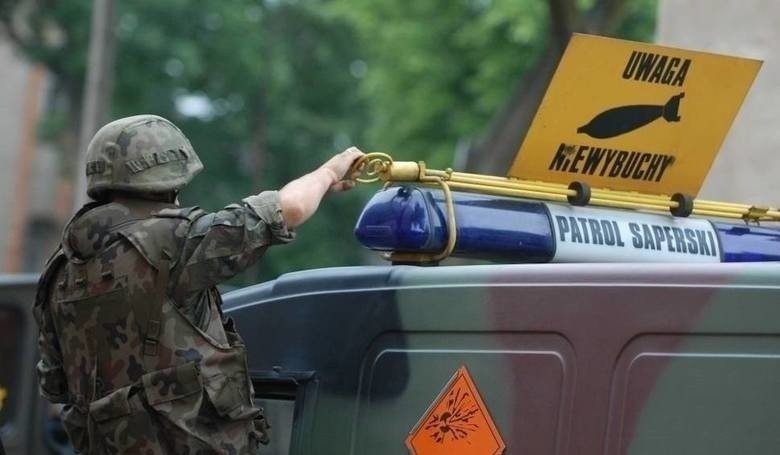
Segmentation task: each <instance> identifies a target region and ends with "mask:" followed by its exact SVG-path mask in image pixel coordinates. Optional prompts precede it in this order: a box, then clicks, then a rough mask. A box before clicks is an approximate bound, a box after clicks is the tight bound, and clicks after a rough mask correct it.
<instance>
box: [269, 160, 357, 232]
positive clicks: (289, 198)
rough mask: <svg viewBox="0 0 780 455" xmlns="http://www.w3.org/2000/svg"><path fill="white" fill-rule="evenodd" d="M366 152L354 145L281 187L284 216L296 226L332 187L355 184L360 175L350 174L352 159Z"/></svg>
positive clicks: (333, 189)
mask: <svg viewBox="0 0 780 455" xmlns="http://www.w3.org/2000/svg"><path fill="white" fill-rule="evenodd" d="M361 156H363V152H361V151H360V150H359V149H358V148H357V147H350V148H348V149H346V150H344V151H343V152H341V153H339V154H338V155H336V156H334V157H333V158H331V159H329V160H328V161H326V162H325V164H323V165H322V166H320V167H319V168H317V169H316V170H315V171H313V172H310V173H308V174H306V175H304V176H302V177H299V178H297V179H295V180H293V181H292V182H290V183H288V184H287V185H285V186H284V187H283V188H282V189H281V190H279V203H280V204H281V206H282V217H283V218H284V221H285V222H286V223H287V226H288V227H290V228H294V227H296V226H299V225H301V224H303V222H305V221H306V220H308V219H309V218H310V217H311V216H312V215H313V214H314V212H316V211H317V207H319V204H320V200H322V197H323V196H324V195H325V193H327V192H328V191H345V190H349V189H350V188H352V187H353V186H354V185H355V182H354V178H355V177H357V176H352V175H347V173H348V172H349V169H350V167H351V166H352V163H354V162H355V160H357V159H358V158H360V157H361Z"/></svg>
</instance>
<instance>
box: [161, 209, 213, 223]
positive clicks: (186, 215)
mask: <svg viewBox="0 0 780 455" xmlns="http://www.w3.org/2000/svg"><path fill="white" fill-rule="evenodd" d="M205 213H206V212H204V211H203V210H202V209H201V208H200V207H197V206H195V207H176V208H172V207H169V208H164V209H162V210H158V211H156V212H154V213H152V216H154V217H156V218H182V219H186V220H189V221H190V222H192V221H195V220H196V219H198V218H200V217H201V216H203V215H204V214H205Z"/></svg>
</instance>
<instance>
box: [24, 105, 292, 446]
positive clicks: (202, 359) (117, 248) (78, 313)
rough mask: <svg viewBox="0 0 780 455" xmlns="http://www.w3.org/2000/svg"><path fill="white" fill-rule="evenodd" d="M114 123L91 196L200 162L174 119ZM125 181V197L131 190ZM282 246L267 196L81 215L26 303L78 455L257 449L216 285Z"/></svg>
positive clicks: (273, 202) (129, 206)
mask: <svg viewBox="0 0 780 455" xmlns="http://www.w3.org/2000/svg"><path fill="white" fill-rule="evenodd" d="M123 120H124V123H122V122H123V121H118V122H119V123H120V125H118V126H119V127H117V125H114V124H109V125H108V126H107V127H104V129H106V128H108V130H109V131H108V133H107V134H108V136H111V137H112V138H114V139H117V140H116V141H108V142H109V145H108V146H101V147H99V148H100V149H101V150H103V149H113V150H108V154H109V156H110V155H111V154H113V155H115V156H113V157H111V159H110V160H109V159H105V158H104V159H103V160H102V162H103V163H106V164H108V165H106V164H95V163H99V162H100V159H96V160H93V161H90V162H88V165H87V166H88V173H89V172H90V169H93V171H94V172H93V174H90V175H97V177H96V178H93V180H92V181H91V182H90V190H93V191H92V193H91V194H93V195H94V194H99V191H102V190H103V189H112V188H114V187H115V186H113V187H112V185H113V183H112V181H111V180H112V179H113V180H114V181H116V180H122V179H123V178H125V177H127V175H129V174H127V175H124V176H123V175H122V174H123V171H121V170H120V169H117V168H118V167H124V168H125V170H129V172H130V173H132V172H133V171H134V170H138V169H140V171H138V173H143V172H144V171H155V172H158V171H160V169H163V171H164V170H165V169H168V170H169V171H170V170H171V169H174V171H171V173H172V174H174V177H175V175H181V174H182V173H183V172H185V173H189V174H191V175H190V176H189V178H191V176H192V175H194V172H192V169H193V168H195V169H197V168H198V166H200V162H199V161H197V162H195V163H194V164H193V161H194V160H197V156H196V155H195V154H194V152H193V151H192V149H191V146H190V145H189V142H188V141H186V138H184V139H183V141H185V142H186V143H185V142H182V140H181V138H183V135H181V132H179V131H178V129H175V126H173V125H172V124H170V122H167V121H166V120H164V119H161V118H159V117H152V116H143V117H137V118H136V117H131V118H130V119H123ZM118 122H114V123H118ZM112 126H113V127H115V128H114V130H111V127H112ZM172 128H173V129H172ZM174 129H175V130H174ZM101 131H103V130H101ZM161 131H162V133H161ZM100 134H101V132H99V133H98V135H96V138H97V137H98V136H100ZM105 135H106V134H104V136H105ZM127 136H129V137H127ZM94 142H95V141H93V143H94ZM103 142H104V143H105V142H106V141H103ZM92 148H93V147H92V144H91V145H90V149H92ZM150 150H151V151H153V152H150ZM104 151H105V150H104ZM165 154H167V156H165V157H163V158H160V157H161V156H163V155H165ZM88 155H89V156H91V157H93V158H94V157H95V156H96V155H100V153H97V154H96V153H88ZM138 156H140V158H138ZM174 157H178V158H179V159H177V160H172V159H169V158H174ZM193 157H194V158H193ZM90 163H92V164H90ZM122 165H123V166H122ZM90 166H91V168H90ZM173 166H175V167H173ZM188 166H189V168H188ZM112 167H113V169H112ZM175 169H178V171H176V170H175ZM188 169H189V170H188ZM197 170H199V169H197ZM197 170H196V171H195V172H197ZM96 173H97V174H96ZM106 173H108V174H110V175H108V176H106V175H105V174H106ZM101 179H103V181H104V183H105V181H108V184H106V185H103V186H102V187H101V185H100V183H101ZM128 180H129V182H130V183H128V186H125V187H123V189H125V190H126V189H129V190H133V188H132V184H133V181H134V180H133V178H132V175H130V176H129V177H128ZM152 180H154V179H152ZM173 180H174V179H171V180H170V181H173ZM187 181H189V180H188V179H183V180H182V182H183V183H182V182H176V183H174V185H182V186H183V185H184V184H186V183H187ZM146 187H148V186H144V188H146ZM163 189H164V187H163ZM176 189H178V188H176ZM292 238H293V234H292V232H290V231H288V229H287V227H286V225H285V223H284V220H283V219H282V216H281V208H280V205H279V198H278V194H277V193H276V192H273V191H270V192H263V193H261V194H259V195H256V196H250V197H247V198H245V199H244V200H243V201H242V203H241V204H233V205H229V206H227V207H225V208H224V209H223V210H221V211H218V212H216V213H206V212H204V211H203V210H201V209H199V208H197V207H192V208H180V207H177V206H176V205H174V204H169V203H163V202H156V201H152V200H145V199H141V198H139V199H130V200H128V201H127V202H122V203H119V202H111V203H91V204H87V205H86V206H85V207H83V208H82V209H81V210H80V211H79V212H78V213H77V214H76V215H75V216H74V218H73V219H72V220H71V221H70V222H69V224H68V225H67V227H66V228H65V231H64V235H63V239H62V244H61V247H60V249H59V250H58V251H57V252H56V253H55V254H54V256H53V257H52V259H50V260H49V262H48V264H47V266H46V269H45V271H44V273H43V275H42V277H41V280H40V283H39V285H38V293H37V296H36V301H35V306H34V314H35V318H36V321H37V322H38V325H39V328H40V336H39V348H40V353H41V360H40V362H39V364H38V374H39V381H40V389H41V393H42V394H43V395H44V396H45V397H46V398H48V399H49V400H50V401H52V402H56V403H65V404H66V405H65V408H64V410H63V415H62V419H63V423H64V424H65V428H66V430H67V432H68V435H69V437H70V439H71V441H72V443H73V445H74V446H75V447H76V449H77V451H84V452H88V453H155V454H156V453H177V454H178V453H230V454H233V453H255V452H256V451H257V449H258V443H259V442H267V433H266V428H267V426H266V424H265V421H264V419H263V415H262V412H261V410H259V409H257V408H255V407H254V406H253V401H252V400H253V390H252V385H251V382H250V381H249V376H248V373H247V367H246V352H245V347H244V344H243V342H242V341H241V338H240V337H239V335H238V334H237V333H236V331H235V329H234V327H233V322H232V320H230V319H229V318H228V319H225V318H224V317H223V315H222V311H221V299H220V295H219V293H218V292H217V290H216V288H215V287H214V286H215V285H216V284H217V283H219V282H221V281H224V280H226V279H228V278H230V277H231V276H233V275H235V274H236V273H238V272H239V271H241V270H244V269H245V268H247V267H248V266H249V265H251V264H252V263H254V262H255V261H256V260H257V259H258V258H259V257H260V256H261V255H262V254H263V252H264V251H265V249H266V247H268V246H269V245H272V244H276V243H284V242H288V241H290V240H292Z"/></svg>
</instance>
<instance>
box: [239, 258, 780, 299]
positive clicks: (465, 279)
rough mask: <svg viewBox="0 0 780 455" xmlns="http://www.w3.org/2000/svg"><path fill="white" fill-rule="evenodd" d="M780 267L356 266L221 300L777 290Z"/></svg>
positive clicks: (298, 276) (291, 276)
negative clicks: (533, 290)
mask: <svg viewBox="0 0 780 455" xmlns="http://www.w3.org/2000/svg"><path fill="white" fill-rule="evenodd" d="M778 278H780V263H725V264H723V263H721V264H680V263H609V264H581V263H580V264H486V265H459V266H440V267H418V266H390V265H387V266H354V267H333V268H324V269H313V270H305V271H300V272H292V273H287V274H284V275H281V276H280V277H279V278H277V279H275V280H271V281H267V282H265V283H261V284H257V285H253V286H248V287H245V288H242V289H239V290H236V291H232V292H229V293H227V294H226V295H225V298H226V305H225V308H226V309H233V308H237V307H241V306H243V305H246V304H250V303H253V302H258V301H261V300H271V299H276V298H284V297H290V296H294V295H302V294H308V293H314V292H316V293H322V292H341V291H358V290H365V289H378V288H401V287H414V286H445V287H452V286H474V285H485V286H501V285H507V284H520V285H522V284H529V285H530V284H545V285H556V286H567V285H572V284H580V285H587V284H598V285H614V286H621V285H623V286H624V285H632V284H642V285H658V286H686V287H691V286H693V287H695V286H699V285H706V286H713V285H714V286H723V287H731V286H758V287H778V286H780V280H778Z"/></svg>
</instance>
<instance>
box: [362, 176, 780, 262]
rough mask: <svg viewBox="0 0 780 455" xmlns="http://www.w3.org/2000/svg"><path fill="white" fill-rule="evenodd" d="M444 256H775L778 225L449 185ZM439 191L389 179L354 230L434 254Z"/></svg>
mask: <svg viewBox="0 0 780 455" xmlns="http://www.w3.org/2000/svg"><path fill="white" fill-rule="evenodd" d="M453 203H454V206H455V220H456V224H457V242H456V244H455V250H454V252H453V254H452V256H457V257H466V258H480V259H490V260H495V261H511V262H766V261H780V228H779V227H774V226H773V227H760V226H752V225H746V224H729V223H723V222H711V221H709V220H705V219H700V218H675V217H672V216H670V215H663V214H650V213H644V212H637V211H631V210H617V209H601V208H592V207H573V206H570V205H568V204H555V203H546V202H538V201H529V200H523V199H517V198H510V197H501V196H492V195H482V194H474V193H461V192H453ZM446 210H447V209H446V205H445V203H444V196H443V193H442V192H441V191H440V190H437V189H431V188H427V187H415V186H396V187H390V188H387V189H384V190H381V191H379V192H377V193H376V194H375V195H374V196H373V197H372V198H371V200H370V201H369V202H368V204H367V205H366V207H365V208H364V209H363V213H362V214H361V215H360V217H359V219H358V222H357V225H356V226H355V236H356V237H357V239H358V241H360V243H361V244H363V245H364V246H366V247H368V248H369V249H372V250H376V251H383V252H399V253H438V252H441V251H442V250H443V249H444V247H445V245H446V243H447V228H446V227H447V226H446V223H447V221H446V220H447V212H446Z"/></svg>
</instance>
